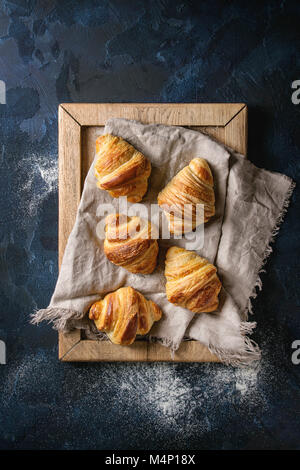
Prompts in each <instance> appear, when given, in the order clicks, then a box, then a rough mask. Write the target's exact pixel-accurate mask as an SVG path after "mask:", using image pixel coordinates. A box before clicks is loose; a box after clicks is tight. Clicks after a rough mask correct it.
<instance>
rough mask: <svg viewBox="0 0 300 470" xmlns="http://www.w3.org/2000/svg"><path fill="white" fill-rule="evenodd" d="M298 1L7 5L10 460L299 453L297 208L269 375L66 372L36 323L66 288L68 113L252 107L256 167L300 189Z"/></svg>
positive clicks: (267, 288) (150, 367) (3, 13)
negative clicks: (102, 107)
mask: <svg viewBox="0 0 300 470" xmlns="http://www.w3.org/2000/svg"><path fill="white" fill-rule="evenodd" d="M299 24H300V4H299V2H297V1H294V2H292V1H282V2H280V1H275V0H274V1H264V2H263V1H251V2H244V1H240V2H238V1H233V2H225V1H224V2H223V1H209V2H200V1H199V2H196V1H195V2H193V1H184V0H183V1H177V0H173V1H172V0H156V1H147V0H144V1H142V0H141V1H121V0H112V1H98V2H96V1H81V2H75V1H52V0H44V1H14V2H12V1H2V2H1V3H0V79H2V80H4V81H5V82H6V86H7V104H6V105H4V104H2V105H0V119H1V127H0V166H1V180H0V190H1V198H0V211H1V238H0V241H1V245H0V249H1V256H0V271H1V286H0V292H1V300H0V338H1V339H2V340H5V342H6V345H7V351H8V357H7V359H8V364H7V365H6V366H0V448H9V449H28V448H31V449H32V448H33V449H41V448H47V449H82V448H89V449H95V448H98V449H126V448H127V449H199V448H203V449H215V448H222V449H248V448H298V449H299V448H300V444H299V438H300V395H299V381H300V365H299V366H296V365H293V364H292V362H291V354H292V348H291V344H292V342H293V341H294V340H295V339H300V319H299V272H300V270H299V243H298V233H299V192H298V190H297V189H296V191H295V192H294V195H293V198H292V201H291V206H290V209H289V211H288V213H287V216H286V218H285V222H284V224H283V226H282V228H281V230H280V233H279V235H278V237H277V239H276V243H275V244H274V245H273V248H274V252H273V254H272V256H271V258H270V259H269V261H268V263H267V265H266V270H267V273H265V274H262V281H263V284H264V288H263V291H262V292H260V293H259V296H258V297H257V299H256V300H255V302H254V311H255V315H254V319H255V320H256V321H257V322H258V327H257V329H256V332H255V334H254V338H255V340H256V341H257V342H258V343H259V344H260V346H261V347H262V350H263V357H262V361H261V363H260V364H258V365H257V366H252V367H248V368H246V369H235V368H231V367H225V366H223V365H221V364H218V365H214V364H90V365H88V364H63V363H59V361H58V359H57V335H56V332H54V331H53V330H51V328H50V327H49V326H47V325H43V326H41V327H39V328H37V327H34V326H31V325H30V324H29V323H28V319H29V315H30V313H31V312H32V311H33V310H34V309H35V308H36V307H45V306H47V304H48V302H49V300H50V296H51V293H52V291H53V288H54V285H55V281H56V277H57V211H58V208H57V107H58V104H59V103H60V102H68V101H74V102H80V101H82V102H113V101H116V102H118V101H124V102H126V101H128V102H130V101H132V102H136V101H140V102H161V101H165V102H245V103H247V104H248V106H249V154H248V157H249V159H250V160H251V161H253V162H254V163H255V164H256V165H258V166H260V167H264V168H266V169H269V170H275V171H280V172H283V173H285V174H287V175H289V176H291V177H292V178H293V179H294V180H295V181H297V180H298V181H299V168H300V165H299V148H300V133H299V117H300V105H298V106H297V105H294V104H293V103H292V101H291V94H292V88H291V83H292V82H293V81H294V80H297V79H300V72H299V70H300V58H299V50H300V37H299Z"/></svg>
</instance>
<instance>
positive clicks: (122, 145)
mask: <svg viewBox="0 0 300 470" xmlns="http://www.w3.org/2000/svg"><path fill="white" fill-rule="evenodd" d="M96 155H97V156H98V159H97V161H96V164H95V176H96V178H97V180H98V183H97V185H98V187H99V188H100V189H105V190H107V191H108V192H109V194H110V195H111V196H112V197H120V196H127V198H128V201H130V202H139V201H141V200H142V198H143V196H144V194H145V193H146V191H147V187H148V178H149V176H150V173H151V164H150V162H149V160H147V158H146V157H145V156H144V155H143V154H142V153H141V152H138V151H137V150H136V149H135V148H134V147H133V146H132V145H130V144H129V143H128V142H126V141H125V140H124V139H122V138H121V137H116V136H113V135H110V134H106V135H102V136H100V137H98V138H97V140H96Z"/></svg>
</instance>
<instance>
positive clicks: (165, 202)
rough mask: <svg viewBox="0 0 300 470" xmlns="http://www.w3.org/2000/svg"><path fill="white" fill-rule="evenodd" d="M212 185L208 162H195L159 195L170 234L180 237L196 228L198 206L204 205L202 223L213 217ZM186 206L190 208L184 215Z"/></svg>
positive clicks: (185, 168) (159, 202)
mask: <svg viewBox="0 0 300 470" xmlns="http://www.w3.org/2000/svg"><path fill="white" fill-rule="evenodd" d="M213 184H214V182H213V176H212V173H211V170H210V167H209V165H208V163H207V161H206V160H204V159H203V158H194V159H193V160H191V161H190V163H189V165H188V166H186V167H184V168H183V169H182V170H181V171H179V173H177V175H176V176H174V178H173V179H172V180H171V181H170V182H169V183H168V184H167V186H166V187H165V188H164V189H163V190H162V191H161V192H160V193H159V194H158V204H159V205H160V206H161V208H162V209H163V210H164V212H165V215H166V217H167V218H168V221H169V230H170V232H171V233H173V234H181V233H184V232H191V231H192V230H194V229H195V228H196V226H197V221H196V214H197V213H196V205H197V204H203V205H204V222H207V221H208V220H209V219H210V217H212V216H213V215H214V214H215V194H214V188H213ZM185 204H191V205H192V211H190V212H188V211H186V212H185V214H184V205H185ZM183 215H184V220H183Z"/></svg>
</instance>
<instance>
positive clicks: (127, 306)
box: [89, 287, 162, 345]
mask: <svg viewBox="0 0 300 470" xmlns="http://www.w3.org/2000/svg"><path fill="white" fill-rule="evenodd" d="M161 316H162V312H161V310H160V308H159V307H158V305H156V303H154V302H152V300H147V299H146V298H145V297H144V296H143V295H142V294H140V293H139V292H138V291H136V290H135V289H133V288H132V287H121V288H120V289H118V290H116V291H115V292H112V293H110V294H107V295H106V296H105V297H104V299H103V300H100V301H99V302H96V303H94V304H93V305H92V306H91V308H90V311H89V318H90V319H91V320H94V322H95V325H96V327H97V329H98V330H99V331H104V332H105V333H106V334H107V336H108V337H109V339H110V340H111V342H112V343H115V344H121V345H129V344H132V343H133V342H134V341H135V338H136V335H145V334H147V333H148V332H149V331H150V329H151V327H152V325H153V323H154V322H155V321H158V320H160V319H161Z"/></svg>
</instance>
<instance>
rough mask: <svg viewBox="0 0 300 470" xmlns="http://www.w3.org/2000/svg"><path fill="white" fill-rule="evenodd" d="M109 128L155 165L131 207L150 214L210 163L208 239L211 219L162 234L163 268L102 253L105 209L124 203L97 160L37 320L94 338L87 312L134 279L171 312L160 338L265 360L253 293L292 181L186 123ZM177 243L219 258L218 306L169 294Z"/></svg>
mask: <svg viewBox="0 0 300 470" xmlns="http://www.w3.org/2000/svg"><path fill="white" fill-rule="evenodd" d="M99 133H100V131H99ZM104 133H110V134H114V135H118V136H120V137H123V138H124V139H125V140H127V141H128V142H130V143H131V144H132V145H133V146H134V147H136V148H137V149H138V150H140V151H141V152H143V153H144V154H145V156H147V157H148V158H149V159H150V161H151V164H152V173H151V177H150V179H149V189H148V192H147V194H146V196H145V198H144V199H143V201H142V202H141V203H140V204H135V205H132V204H130V203H128V209H129V210H133V209H136V210H137V211H138V212H139V211H140V212H139V213H140V215H141V216H144V212H143V211H144V210H145V208H146V209H147V210H148V217H150V207H151V204H156V203H157V194H158V192H159V191H160V190H161V189H162V188H163V187H164V186H165V185H166V183H167V182H168V181H169V180H170V179H171V178H172V177H173V176H174V175H175V174H176V173H178V171H179V170H180V169H182V168H183V167H184V166H185V165H187V164H188V163H189V161H190V160H191V159H192V158H195V157H202V158H205V159H206V160H207V161H208V162H209V165H210V167H211V169H212V173H213V177H214V183H215V193H216V215H215V216H214V217H213V218H212V219H211V220H210V221H209V222H208V223H206V224H205V225H204V243H203V244H202V245H201V244H200V242H199V240H201V230H203V226H202V227H199V228H198V229H197V231H196V232H195V233H192V234H190V235H186V236H185V237H184V238H183V239H163V240H159V245H160V253H159V262H158V267H157V268H156V269H155V271H154V273H153V274H150V275H137V274H131V273H128V272H127V271H126V270H125V269H123V268H120V267H118V266H115V265H113V264H112V263H110V262H109V261H108V260H107V258H106V257H105V255H104V252H103V240H101V239H100V238H99V233H100V230H99V223H100V224H103V220H104V218H105V215H106V214H105V213H104V212H105V208H106V206H105V204H110V205H111V204H112V205H113V206H114V207H115V208H116V209H117V211H120V207H119V203H120V200H118V199H113V198H111V196H110V195H109V194H108V193H107V192H106V191H101V190H100V189H98V188H97V187H96V180H95V176H94V163H95V162H94V163H93V164H92V166H91V168H90V170H89V172H88V175H87V177H86V181H85V185H84V189H83V194H82V198H81V202H80V205H79V209H78V214H77V218H76V222H75V225H74V228H73V230H72V232H71V234H70V237H69V240H68V243H67V246H66V250H65V254H64V258H63V262H62V266H61V270H60V273H59V277H58V281H57V284H56V288H55V291H54V294H53V297H52V299H51V302H50V305H49V307H48V308H47V309H42V310H39V311H38V312H36V313H35V314H34V315H33V318H32V322H33V323H39V322H40V321H42V320H48V321H50V322H52V323H53V325H54V327H55V328H57V329H59V330H62V331H65V332H66V331H69V330H70V329H72V328H83V329H84V330H86V333H87V335H88V336H89V337H93V336H95V334H96V333H95V328H94V325H93V323H92V322H90V321H89V320H88V319H87V316H86V312H87V310H88V308H89V307H90V305H91V304H92V303H93V302H94V301H96V300H98V299H100V298H102V297H103V296H104V295H105V294H106V293H108V292H111V291H114V290H115V289H118V288H119V287H121V286H124V285H130V286H132V287H134V288H135V289H137V290H139V291H140V292H141V293H142V294H144V295H145V296H146V297H147V298H151V299H152V300H154V301H155V302H156V303H157V304H158V305H159V306H160V307H161V309H162V311H163V317H162V319H161V320H160V321H159V322H158V323H156V324H155V325H154V326H153V328H152V330H151V338H155V339H156V340H158V341H160V342H161V343H162V344H164V345H166V346H170V347H171V349H173V350H176V349H177V348H178V347H179V345H180V343H181V341H182V340H183V339H184V338H192V339H196V340H199V341H200V342H201V343H203V344H205V345H206V346H207V347H208V348H209V349H210V350H211V351H212V352H213V353H215V354H217V355H218V356H219V357H220V359H221V360H223V361H224V362H226V363H230V364H247V363H249V362H251V361H253V360H256V359H259V357H260V350H259V347H258V346H257V345H256V344H255V343H254V342H253V341H252V340H251V339H250V338H249V337H248V336H247V334H249V333H251V332H252V330H253V328H254V327H255V325H256V324H255V323H254V322H247V318H248V310H249V307H250V298H251V297H253V296H255V287H256V286H257V285H258V284H259V271H260V270H261V268H262V265H263V263H264V261H265V258H266V257H267V255H268V254H269V253H270V251H271V248H270V242H271V241H272V238H273V236H274V235H275V232H276V231H277V230H278V227H279V224H280V222H281V220H282V217H283V214H284V212H285V210H286V208H287V205H288V201H289V198H290V196H291V193H292V191H293V187H294V183H293V181H292V180H291V179H290V178H288V177H286V176H285V175H281V174H279V173H271V172H269V171H266V170H262V169H259V168H257V167H255V166H254V165H253V164H251V163H250V162H249V161H247V160H246V159H245V158H244V157H243V156H242V155H239V154H236V153H234V152H232V151H231V150H230V149H226V148H225V147H224V146H222V145H220V144H218V143H217V142H215V141H214V140H212V139H211V138H209V137H208V136H206V135H204V134H202V133H200V132H196V131H192V130H189V129H185V128H182V127H174V126H163V125H144V124H141V123H139V122H136V121H129V120H126V119H110V120H109V121H108V122H107V123H106V126H105V129H104ZM121 203H122V201H121ZM133 206H134V207H133ZM108 212H109V209H108ZM121 212H122V207H121ZM129 215H130V213H129ZM163 220H164V216H163ZM197 244H198V245H197ZM172 245H179V246H182V247H184V248H186V249H194V250H195V251H197V252H198V253H199V254H200V255H201V256H204V257H205V258H207V259H209V260H210V261H211V262H213V263H215V264H216V266H217V268H218V273H219V275H220V279H221V281H222V283H223V289H222V291H221V295H220V306H219V309H218V312H217V313H213V314H200V315H198V314H196V315H194V314H193V313H192V312H190V311H188V310H186V309H183V308H181V307H176V306H174V305H173V304H171V303H169V302H168V301H167V299H166V295H165V277H164V260H165V253H166V250H167V248H168V247H169V246H172Z"/></svg>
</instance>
